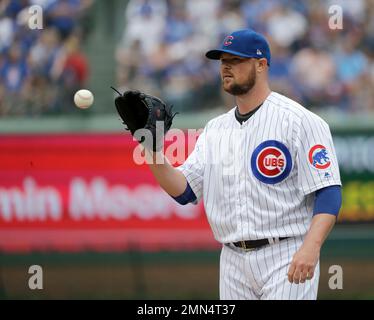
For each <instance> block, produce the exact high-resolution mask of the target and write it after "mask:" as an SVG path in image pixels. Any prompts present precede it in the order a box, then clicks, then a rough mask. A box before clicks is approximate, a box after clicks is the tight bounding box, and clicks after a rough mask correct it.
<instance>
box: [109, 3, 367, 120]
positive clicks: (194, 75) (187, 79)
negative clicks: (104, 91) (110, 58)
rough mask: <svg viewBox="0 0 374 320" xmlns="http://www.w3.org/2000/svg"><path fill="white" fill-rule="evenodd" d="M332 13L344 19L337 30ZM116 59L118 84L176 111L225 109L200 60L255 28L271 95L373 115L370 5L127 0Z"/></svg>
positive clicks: (212, 70)
mask: <svg viewBox="0 0 374 320" xmlns="http://www.w3.org/2000/svg"><path fill="white" fill-rule="evenodd" d="M333 5H338V6H340V8H341V9H342V12H343V20H342V21H343V25H342V27H343V28H342V29H333V28H330V26H332V25H331V23H332V24H334V21H335V23H336V22H339V18H337V17H336V16H334V14H336V13H337V12H336V11H334V7H331V6H333ZM124 21H125V22H124V29H123V30H124V31H123V36H122V41H121V44H120V45H119V47H118V49H117V51H116V61H117V65H118V68H117V70H118V73H117V83H118V85H119V86H120V87H121V88H123V89H125V88H136V89H141V90H145V91H147V92H150V93H153V94H156V95H159V96H161V97H163V98H165V99H166V100H168V101H170V102H171V103H173V104H175V106H176V107H177V108H178V109H183V110H202V109H204V108H209V107H211V106H212V105H217V104H225V105H227V104H229V105H228V106H230V107H231V106H232V101H229V100H227V99H228V97H227V95H225V94H223V93H222V90H221V89H220V87H221V86H220V79H219V76H218V71H219V64H218V63H217V62H212V61H208V60H207V59H205V57H204V54H205V52H206V51H207V50H208V49H211V48H213V47H216V46H217V45H218V44H219V43H220V42H221V41H222V39H223V38H224V37H225V36H226V35H227V34H229V33H231V32H232V31H234V30H236V29H241V28H247V27H249V28H253V29H255V30H256V31H258V32H261V33H263V34H264V35H265V36H266V37H267V38H268V39H269V42H270V45H271V49H272V65H271V68H270V80H271V84H272V88H273V90H275V91H278V92H280V93H283V94H286V95H288V96H289V97H291V98H294V99H296V100H297V101H299V102H301V103H302V104H304V105H305V106H306V107H308V108H310V109H314V110H318V108H321V109H334V110H341V111H343V112H348V113H364V114H365V113H369V112H374V102H373V101H374V90H373V88H374V50H373V47H374V1H372V0H304V1H298V0H193V1H187V0H130V1H129V4H128V6H127V9H126V12H125V20H124Z"/></svg>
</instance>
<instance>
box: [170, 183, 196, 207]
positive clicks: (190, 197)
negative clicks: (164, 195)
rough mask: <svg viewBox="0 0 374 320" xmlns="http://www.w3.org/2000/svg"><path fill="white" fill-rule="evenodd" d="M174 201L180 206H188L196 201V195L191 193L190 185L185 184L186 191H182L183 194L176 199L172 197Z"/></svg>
mask: <svg viewBox="0 0 374 320" xmlns="http://www.w3.org/2000/svg"><path fill="white" fill-rule="evenodd" d="M172 198H173V199H174V200H175V201H177V202H178V203H179V204H181V205H182V206H184V205H186V204H188V203H191V202H195V201H196V199H197V198H196V195H195V193H194V192H193V190H192V188H191V186H190V184H189V183H188V182H187V188H186V190H185V191H184V193H183V194H182V195H180V196H178V197H172Z"/></svg>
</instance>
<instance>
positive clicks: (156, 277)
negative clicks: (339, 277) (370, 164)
mask: <svg viewBox="0 0 374 320" xmlns="http://www.w3.org/2000/svg"><path fill="white" fill-rule="evenodd" d="M373 230H374V229H373V226H371V225H369V226H337V227H336V228H335V230H334V231H333V233H332V234H331V236H330V237H329V240H328V241H327V242H326V244H325V246H324V248H323V251H322V253H321V277H320V287H319V299H374V272H373V270H374V250H373V247H374V246H373V239H372V237H373V236H374V233H373ZM0 261H1V287H0V295H1V298H3V299H218V262H219V251H208V252H202V251H199V252H157V253H141V252H124V253H94V252H85V253H76V254H73V253H72V254H67V253H34V254H29V255H2V256H1V258H0ZM33 264H38V265H41V266H42V267H43V272H44V283H43V285H44V289H43V290H37V291H31V290H30V289H29V288H28V279H29V277H30V275H29V274H28V268H29V266H30V265H33ZM331 265H340V266H341V267H342V268H343V272H344V274H343V279H344V280H343V289H342V290H331V289H330V288H329V287H328V280H329V277H330V276H331V275H330V274H329V273H328V270H329V267H330V266H331Z"/></svg>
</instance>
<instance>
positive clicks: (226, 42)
mask: <svg viewBox="0 0 374 320" xmlns="http://www.w3.org/2000/svg"><path fill="white" fill-rule="evenodd" d="M232 40H234V37H233V36H227V37H226V38H225V40H224V41H223V45H224V46H225V47H227V46H229V45H231V44H232Z"/></svg>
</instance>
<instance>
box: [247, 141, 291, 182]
mask: <svg viewBox="0 0 374 320" xmlns="http://www.w3.org/2000/svg"><path fill="white" fill-rule="evenodd" d="M251 167H252V172H253V174H254V176H255V177H256V178H257V179H258V180H260V181H261V182H264V183H267V184H275V183H278V182H281V181H283V180H284V179H286V178H287V177H288V175H289V174H290V172H291V168H292V158H291V154H290V152H289V150H288V149H287V147H286V146H285V145H284V144H283V143H281V142H279V141H276V140H268V141H265V142H263V143H261V144H260V145H259V146H258V147H257V148H256V149H255V151H254V152H253V154H252V158H251Z"/></svg>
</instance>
